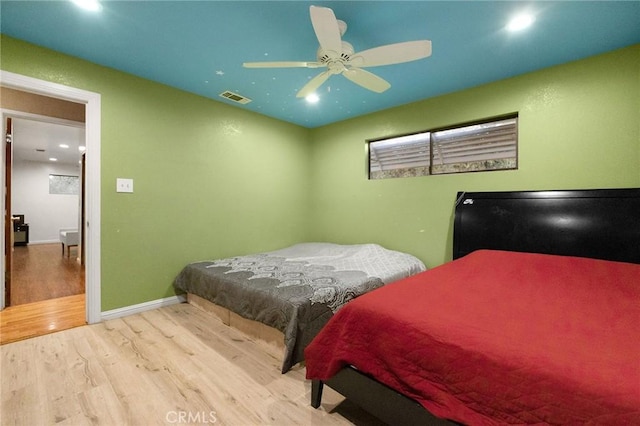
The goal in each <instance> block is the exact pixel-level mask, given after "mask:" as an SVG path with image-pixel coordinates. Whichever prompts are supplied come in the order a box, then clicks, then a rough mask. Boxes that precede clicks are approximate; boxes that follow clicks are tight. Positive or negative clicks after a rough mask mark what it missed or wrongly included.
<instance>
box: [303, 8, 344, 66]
mask: <svg viewBox="0 0 640 426" xmlns="http://www.w3.org/2000/svg"><path fill="white" fill-rule="evenodd" d="M309 14H310V15H311V23H312V25H313V30H314V31H315V33H316V37H317V38H318V42H319V43H320V47H322V49H323V50H324V51H325V52H329V51H333V52H335V53H336V56H339V55H340V52H341V51H342V38H341V36H340V26H339V25H338V20H337V19H336V15H334V13H333V10H331V9H329V8H328V7H319V6H310V7H309Z"/></svg>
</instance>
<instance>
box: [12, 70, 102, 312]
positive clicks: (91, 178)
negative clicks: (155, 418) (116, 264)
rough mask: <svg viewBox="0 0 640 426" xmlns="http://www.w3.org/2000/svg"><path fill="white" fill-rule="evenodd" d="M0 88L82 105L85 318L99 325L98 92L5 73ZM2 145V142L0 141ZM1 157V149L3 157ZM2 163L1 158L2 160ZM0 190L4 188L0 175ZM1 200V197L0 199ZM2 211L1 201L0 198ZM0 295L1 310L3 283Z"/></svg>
mask: <svg viewBox="0 0 640 426" xmlns="http://www.w3.org/2000/svg"><path fill="white" fill-rule="evenodd" d="M0 85H2V86H4V87H8V88H11V89H17V90H22V91H24V92H30V93H36V94H39V95H44V96H49V97H52V98H58V99H64V100H67V101H72V102H78V103H82V104H85V106H86V109H85V115H86V116H85V124H86V130H85V134H86V147H87V151H86V152H87V154H86V162H87V170H86V185H87V186H86V209H87V210H86V221H85V223H84V232H85V236H86V244H87V251H86V253H87V255H86V271H85V278H86V284H85V292H86V312H87V313H86V318H87V322H88V323H89V324H93V323H96V322H100V319H101V304H100V124H101V98H100V94H99V93H94V92H88V91H86V90H81V89H77V88H74V87H69V86H64V85H62V84H57V83H51V82H49V81H44V80H38V79H36V78H32V77H26V76H23V75H20V74H15V73H11V72H8V71H0ZM2 143H3V144H4V143H5V142H4V141H3V142H2ZM3 147H4V145H3ZM2 155H3V156H4V150H3V154H2ZM2 161H3V163H4V158H3V159H2ZM1 179H2V186H0V187H2V188H4V175H2V177H1ZM0 198H2V197H0ZM2 211H4V198H3V199H2ZM0 237H1V238H2V241H4V238H5V235H4V227H0ZM2 250H3V253H2V272H3V273H4V271H5V265H4V248H2ZM2 283H3V284H2V287H3V288H2V291H1V292H0V308H4V306H5V300H4V280H2Z"/></svg>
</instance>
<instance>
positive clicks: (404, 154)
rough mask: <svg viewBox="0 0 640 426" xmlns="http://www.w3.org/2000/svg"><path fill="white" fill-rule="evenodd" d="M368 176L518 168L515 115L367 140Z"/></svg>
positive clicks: (416, 174) (375, 177)
mask: <svg viewBox="0 0 640 426" xmlns="http://www.w3.org/2000/svg"><path fill="white" fill-rule="evenodd" d="M368 147H369V167H368V169H369V179H386V178H395V177H411V176H427V175H437V174H445V173H466V172H477V171H488V170H509V169H516V168H517V167H518V155H517V154H518V149H517V148H518V116H517V115H511V116H508V117H501V118H498V119H492V120H487V121H483V122H479V123H474V124H468V125H463V126H457V127H450V128H446V129H439V130H431V131H427V132H422V133H415V134H412V135H406V136H399V137H394V138H389V139H382V140H377V141H369V142H368Z"/></svg>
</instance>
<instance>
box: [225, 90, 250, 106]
mask: <svg viewBox="0 0 640 426" xmlns="http://www.w3.org/2000/svg"><path fill="white" fill-rule="evenodd" d="M220 96H222V97H223V98H227V99H229V100H230V101H233V102H237V103H239V104H248V103H249V102H251V99H249V98H245V97H244V96H241V95H238V94H237V93H233V92H230V91H228V90H227V91H225V92H222V93H220Z"/></svg>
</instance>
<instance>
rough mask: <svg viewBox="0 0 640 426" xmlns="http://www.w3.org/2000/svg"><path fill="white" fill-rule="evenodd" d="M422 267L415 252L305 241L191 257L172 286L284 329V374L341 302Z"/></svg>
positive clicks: (249, 317)
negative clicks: (235, 253) (224, 256)
mask: <svg viewBox="0 0 640 426" xmlns="http://www.w3.org/2000/svg"><path fill="white" fill-rule="evenodd" d="M425 269H426V268H425V266H424V264H423V263H422V262H421V261H420V260H419V259H417V258H415V257H414V256H412V255H409V254H406V253H402V252H398V251H393V250H388V249H385V248H384V247H381V246H379V245H377V244H358V245H339V244H331V243H302V244H296V245H294V246H291V247H287V248H284V249H281V250H276V251H271V252H265V253H258V254H251V255H246V256H238V257H231V258H227V259H219V260H208V261H201V262H195V263H191V264H189V265H187V266H186V267H185V268H184V269H183V270H182V271H181V272H180V274H179V275H178V276H177V277H176V279H175V282H174V286H175V287H176V288H177V289H179V290H182V291H184V292H187V293H191V294H195V295H197V296H200V297H202V298H204V299H207V300H209V301H211V302H213V303H215V304H217V305H219V306H222V307H225V308H227V309H229V310H231V311H233V312H235V313H237V314H238V315H240V316H242V317H244V318H248V319H251V320H255V321H259V322H262V323H264V324H266V325H268V326H271V327H273V328H276V329H278V330H280V331H281V332H283V333H284V336H285V342H284V343H285V348H286V353H285V358H284V361H283V364H282V372H283V373H286V372H287V371H288V370H289V369H290V368H291V367H292V366H293V365H295V364H296V363H298V362H300V361H302V360H303V351H304V348H305V347H306V346H307V344H308V343H309V342H310V341H311V340H312V339H313V337H314V336H315V335H316V334H317V333H318V331H320V329H321V328H322V326H323V325H324V324H325V323H326V322H327V321H328V320H329V318H330V317H331V316H333V314H334V313H335V312H336V311H337V310H338V309H340V307H341V306H342V305H344V304H345V303H347V302H348V301H349V300H351V299H353V298H355V297H357V296H359V295H361V294H364V293H366V292H368V291H371V290H374V289H376V288H378V287H380V286H383V285H385V284H388V283H390V282H393V281H396V280H398V279H400V278H404V277H406V276H409V275H413V274H416V273H418V272H421V271H424V270H425Z"/></svg>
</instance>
